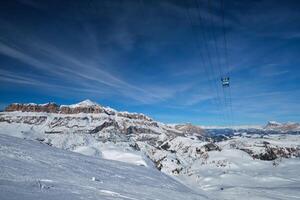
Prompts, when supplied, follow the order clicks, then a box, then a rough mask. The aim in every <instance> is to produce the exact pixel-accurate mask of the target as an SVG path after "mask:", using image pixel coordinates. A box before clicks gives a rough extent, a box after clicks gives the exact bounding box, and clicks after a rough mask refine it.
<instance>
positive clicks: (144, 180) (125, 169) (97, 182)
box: [0, 135, 206, 200]
mask: <svg viewBox="0 0 300 200" xmlns="http://www.w3.org/2000/svg"><path fill="white" fill-rule="evenodd" d="M0 166H1V168H0V199H1V200H13V199H23V200H26V199H28V200H32V199H49V200H50V199H51V200H54V199H70V200H71V199H72V200H75V199H103V200H106V199H124V200H125V199H126V200H128V199H130V200H137V199H138V200H142V199H145V200H146V199H147V200H148V199H149V200H150V199H157V200H158V199H162V200H164V199H170V200H175V199H195V200H196V199H197V200H198V199H206V197H204V196H203V195H200V194H198V193H196V192H194V191H192V190H191V189H189V188H187V187H186V186H184V185H182V184H180V183H178V182H177V181H175V180H174V179H172V178H170V177H168V176H167V175H164V174H163V173H161V172H159V171H158V170H156V169H153V168H146V167H142V166H136V165H129V164H126V163H123V162H117V161H109V160H104V159H101V158H95V157H89V156H84V155H81V154H77V153H73V152H70V151H66V150H62V149H57V148H54V147H49V146H48V145H46V144H42V143H39V142H38V141H33V140H26V139H19V138H15V137H11V136H7V135H0Z"/></svg>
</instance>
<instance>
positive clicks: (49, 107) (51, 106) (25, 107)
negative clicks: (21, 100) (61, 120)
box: [5, 103, 59, 113]
mask: <svg viewBox="0 0 300 200" xmlns="http://www.w3.org/2000/svg"><path fill="white" fill-rule="evenodd" d="M5 111H6V112H13V111H22V112H46V113H58V112H59V105H57V104H55V103H48V104H43V105H38V104H18V103H14V104H11V105H9V106H8V107H6V108H5Z"/></svg>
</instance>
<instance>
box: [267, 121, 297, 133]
mask: <svg viewBox="0 0 300 200" xmlns="http://www.w3.org/2000/svg"><path fill="white" fill-rule="evenodd" d="M264 129H266V130H273V131H281V132H289V131H300V124H299V123H295V122H287V123H279V122H276V121H269V122H268V123H267V125H266V126H265V127H264Z"/></svg>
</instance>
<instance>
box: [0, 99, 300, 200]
mask: <svg viewBox="0 0 300 200" xmlns="http://www.w3.org/2000/svg"><path fill="white" fill-rule="evenodd" d="M227 130H228V128H226V131H227ZM250 130H251V131H250ZM258 130H259V131H264V130H267V128H265V129H263V128H259V129H255V128H249V129H247V128H245V127H244V128H243V129H234V130H233V133H234V134H231V135H230V137H227V136H224V137H222V138H221V139H219V132H221V133H222V132H223V130H222V129H218V134H217V135H215V134H214V133H215V132H214V131H212V132H211V130H210V129H206V128H203V127H198V126H194V125H192V124H182V125H166V124H163V123H160V122H157V121H155V120H153V119H151V118H150V117H148V116H145V115H143V114H139V113H129V112H119V111H116V110H114V109H111V108H108V107H103V106H101V105H99V104H97V103H94V102H91V101H89V100H86V101H83V102H80V103H77V104H73V105H57V104H55V103H48V104H33V103H31V104H18V103H16V104H12V105H10V106H8V107H7V108H6V110H5V112H2V113H0V134H6V135H10V136H15V137H20V138H26V139H32V140H38V141H39V142H41V143H44V144H47V145H49V146H54V147H58V148H62V149H66V150H70V151H73V152H78V153H81V154H85V155H88V156H94V157H97V158H99V159H101V158H102V159H109V160H117V161H122V162H127V163H130V164H134V165H141V166H144V167H146V168H152V167H155V168H157V169H158V170H160V171H162V172H164V173H166V174H168V175H171V176H173V177H176V179H179V180H180V181H181V182H183V183H185V184H187V185H189V186H190V187H193V188H194V187H195V188H196V190H198V189H199V188H200V191H202V190H205V191H206V192H207V194H208V196H211V197H212V198H213V199H215V198H217V199H226V198H227V199H235V198H233V196H232V194H235V193H236V192H238V193H241V194H242V195H243V197H245V198H246V197H247V199H251V198H252V197H257V198H259V196H257V195H262V193H261V192H260V190H263V191H264V192H263V193H264V194H265V192H266V190H268V188H263V186H264V184H265V183H263V180H264V179H267V180H269V176H271V175H272V174H269V173H267V171H268V170H269V171H270V170H271V171H272V170H273V169H275V167H276V169H277V170H279V171H278V174H277V175H278V177H281V176H283V174H282V173H285V170H286V169H290V167H291V166H293V167H299V164H300V162H299V157H300V137H299V135H297V134H294V135H290V134H282V132H280V131H279V132H278V134H271V135H270V134H265V132H264V134H256V131H258ZM247 131H249V132H247ZM224 133H225V132H224ZM224 133H222V134H224ZM259 133H260V132H259ZM247 163H248V164H247ZM286 163H289V165H288V166H286ZM253 166H256V167H258V168H259V169H260V170H261V171H262V173H267V174H268V175H267V176H268V177H267V178H264V179H263V178H262V177H263V176H264V174H260V173H258V174H255V171H254V170H253V169H252V167H253ZM293 172H294V171H293ZM297 173H298V172H297ZM298 174H299V173H298ZM277 175H276V176H277ZM239 177H240V178H241V180H239V181H235V179H239ZM273 177H275V175H274V174H273ZM299 177H300V176H299ZM230 179H233V182H230ZM247 180H251V181H247ZM270 180H272V179H270ZM290 181H291V182H290V184H299V183H300V180H299V179H297V178H296V179H293V180H290ZM250 183H251V184H254V185H256V184H257V185H261V188H252V189H251V184H250ZM241 184H242V185H245V187H247V189H245V188H244V189H241V188H240V185H241ZM284 184H286V182H285V180H283V179H278V182H277V185H276V187H279V186H284ZM269 186H270V188H271V189H272V185H271V184H270V185H269ZM274 188H275V185H274ZM274 188H273V189H274ZM278 192H279V193H280V194H284V195H287V196H288V195H289V193H293V194H295V191H294V190H293V188H291V189H290V190H280V191H279V189H278ZM245 195H246V196H245ZM247 195H248V196H247ZM297 195H299V193H297ZM267 196H268V195H267ZM225 197H226V198H225ZM268 197H270V198H271V199H272V197H273V196H272V195H271V194H270V195H269V196H268ZM289 197H290V196H289ZM252 199H256V198H252ZM287 199H290V198H287Z"/></svg>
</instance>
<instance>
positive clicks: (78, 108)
mask: <svg viewBox="0 0 300 200" xmlns="http://www.w3.org/2000/svg"><path fill="white" fill-rule="evenodd" d="M87 102H88V103H87ZM4 111H5V112H14V111H19V112H45V113H59V114H78V113H91V114H100V113H105V114H107V115H115V116H119V117H125V118H128V119H139V120H147V121H152V119H151V118H149V117H147V116H145V115H143V114H139V113H128V112H116V111H115V110H113V109H111V108H106V107H102V106H101V105H99V104H96V103H94V104H91V103H90V101H89V100H85V101H83V102H80V103H78V104H74V105H58V104H56V103H46V104H34V103H29V104H21V103H13V104H10V105H9V106H7V107H6V108H5V110H4Z"/></svg>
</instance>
